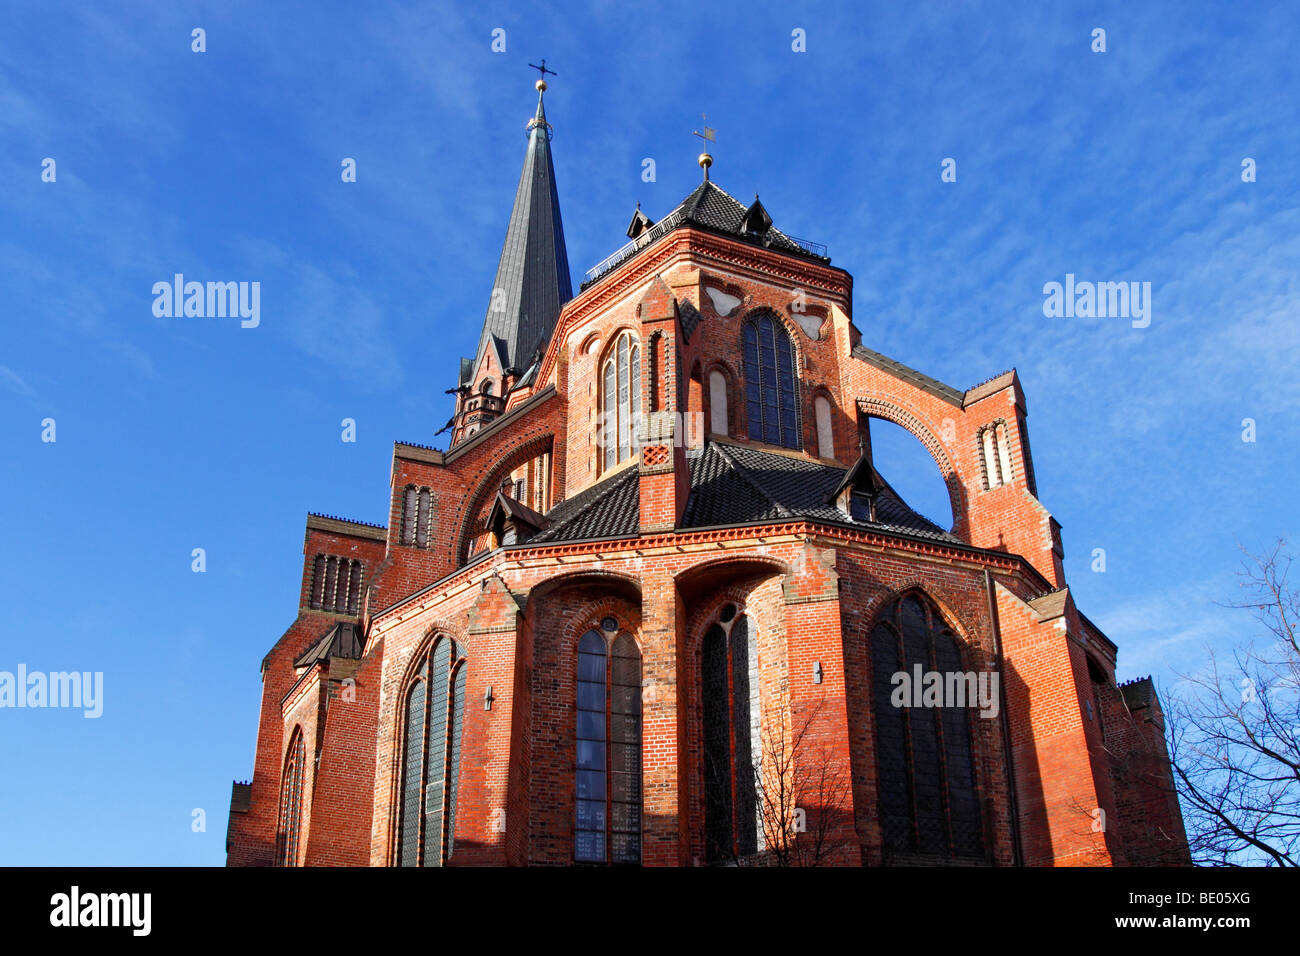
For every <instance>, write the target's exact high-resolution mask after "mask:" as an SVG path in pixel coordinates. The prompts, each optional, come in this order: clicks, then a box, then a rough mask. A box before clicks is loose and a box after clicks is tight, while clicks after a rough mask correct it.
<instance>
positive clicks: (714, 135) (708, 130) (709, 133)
mask: <svg viewBox="0 0 1300 956" xmlns="http://www.w3.org/2000/svg"><path fill="white" fill-rule="evenodd" d="M542 62H546V61H545V60H543V61H542ZM700 119H702V120H704V122H705V124H706V125H705V127H704V129H703V130H698V129H697V130H695V131H694V132H692V133H691V135H692V136H698V137H699V138H700V139H702V140H703V141H704V152H702V153H700V158H699V159H698V160H697V162H699V164H700V168H701V169H703V170H704V178H705V179H706V180H707V179H708V178H709V167H710V166H712V165H713V157H712V156H710V155H709V144H710V143H716V142H717V141H718V131H717V130H716V129H714V128H713V127H712V126H709V125H707V124H708V120H709V116H708V114H707V113H701V114H700Z"/></svg>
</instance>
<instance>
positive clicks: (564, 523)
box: [528, 467, 641, 544]
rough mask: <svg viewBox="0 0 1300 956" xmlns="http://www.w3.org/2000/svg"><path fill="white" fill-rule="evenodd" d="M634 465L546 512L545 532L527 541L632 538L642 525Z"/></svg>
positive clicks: (638, 489)
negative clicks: (546, 523)
mask: <svg viewBox="0 0 1300 956" xmlns="http://www.w3.org/2000/svg"><path fill="white" fill-rule="evenodd" d="M638 477H639V476H638V473H637V470H636V468H635V467H629V468H624V469H623V470H622V471H620V472H619V473H618V474H616V475H614V476H613V477H610V478H606V479H605V480H604V481H601V482H597V483H596V484H594V485H592V486H591V487H590V488H588V489H587V490H586V491H583V492H581V493H580V494H577V495H574V496H573V497H572V498H569V499H567V500H565V501H561V502H560V503H559V504H558V505H556V506H555V507H554V508H552V509H551V510H550V511H548V512H547V513H546V520H547V521H548V522H549V524H548V526H547V528H546V530H545V531H543V532H541V533H540V534H535V535H533V536H532V537H531V538H529V539H528V540H529V543H530V544H531V543H545V542H549V541H585V540H587V539H588V538H628V537H634V536H635V535H636V533H637V529H638V528H639V527H640V524H641V496H640V487H639V481H638Z"/></svg>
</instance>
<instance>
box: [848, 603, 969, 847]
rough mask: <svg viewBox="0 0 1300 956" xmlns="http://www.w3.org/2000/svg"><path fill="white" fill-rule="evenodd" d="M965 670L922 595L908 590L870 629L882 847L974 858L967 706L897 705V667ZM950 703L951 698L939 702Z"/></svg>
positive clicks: (907, 670) (952, 640) (953, 640)
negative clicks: (895, 697)
mask: <svg viewBox="0 0 1300 956" xmlns="http://www.w3.org/2000/svg"><path fill="white" fill-rule="evenodd" d="M917 665H919V666H920V670H921V672H922V673H926V672H931V671H935V672H938V673H939V674H941V675H947V674H953V673H962V672H964V668H963V664H962V655H961V650H960V647H959V646H958V643H957V638H956V636H955V635H954V634H953V633H952V631H951V630H950V629H949V628H948V627H947V625H946V624H945V623H944V621H943V618H942V617H941V616H940V614H939V612H938V610H937V609H936V608H934V606H933V605H932V604H930V602H929V601H926V600H924V599H923V598H920V597H919V596H916V595H908V596H906V597H904V598H902V599H900V600H897V601H894V602H893V603H892V604H890V605H889V606H888V607H887V608H886V609H885V610H884V612H883V613H882V614H881V617H880V621H879V623H877V624H876V626H875V628H874V629H873V630H872V632H871V666H872V671H873V675H872V686H873V697H874V710H875V717H876V748H875V749H876V769H877V788H878V802H879V818H880V826H881V833H882V838H883V841H884V848H885V851H886V852H887V853H889V852H895V853H907V854H920V855H924V856H930V857H948V858H953V859H957V858H976V859H977V858H981V857H982V856H983V854H984V848H983V844H984V838H983V826H982V821H981V815H980V802H979V797H978V793H977V791H976V787H975V767H974V752H973V746H972V742H971V722H970V721H971V718H970V706H969V705H968V706H966V707H956V706H935V707H917V706H904V707H896V706H894V703H893V699H892V698H893V694H894V691H895V687H896V685H895V684H894V682H893V680H892V678H893V676H894V675H895V674H897V673H899V672H902V673H906V674H908V675H909V676H910V675H914V674H915V668H916V667H917ZM945 703H951V702H945Z"/></svg>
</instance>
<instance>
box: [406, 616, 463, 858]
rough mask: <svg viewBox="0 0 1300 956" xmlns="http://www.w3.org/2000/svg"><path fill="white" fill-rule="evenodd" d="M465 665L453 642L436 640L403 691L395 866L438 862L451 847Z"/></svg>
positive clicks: (452, 845) (453, 828) (453, 830)
mask: <svg viewBox="0 0 1300 956" xmlns="http://www.w3.org/2000/svg"><path fill="white" fill-rule="evenodd" d="M465 667H466V664H465V659H464V658H463V657H460V658H458V657H457V656H456V646H455V644H454V643H453V642H452V641H451V640H449V639H447V638H438V639H437V640H435V641H434V643H433V647H432V648H431V650H430V651H429V652H426V654H425V655H424V656H423V658H422V659H421V661H420V663H419V666H418V667H417V668H416V674H415V677H414V678H413V680H412V682H411V686H410V689H409V690H408V691H407V694H406V703H405V707H404V712H403V718H404V719H403V726H404V733H403V736H402V766H401V775H400V785H401V808H400V812H399V820H398V828H397V863H398V865H399V866H442V865H443V863H444V862H446V861H447V860H448V859H450V858H451V855H452V852H453V850H454V849H455V822H456V784H457V779H458V777H459V773H460V751H461V738H462V724H463V721H464V714H465ZM444 821H446V824H447V825H446V826H444V825H443V823H444Z"/></svg>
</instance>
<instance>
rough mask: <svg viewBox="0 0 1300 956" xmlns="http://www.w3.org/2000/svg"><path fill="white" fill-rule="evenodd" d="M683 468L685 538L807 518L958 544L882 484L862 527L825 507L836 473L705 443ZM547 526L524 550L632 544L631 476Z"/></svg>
mask: <svg viewBox="0 0 1300 956" xmlns="http://www.w3.org/2000/svg"><path fill="white" fill-rule="evenodd" d="M689 465H690V473H691V495H690V498H689V499H688V500H687V502H686V514H685V515H684V516H683V520H682V525H681V527H682V529H683V530H686V529H690V528H710V527H729V526H735V525H745V524H755V523H762V522H771V521H789V520H797V519H800V518H806V519H809V520H812V521H821V522H825V523H828V524H837V525H844V524H850V525H861V526H862V527H864V528H875V529H878V530H883V531H896V532H899V533H902V534H908V535H920V536H922V537H928V538H934V539H936V540H941V541H953V542H956V541H959V540H960V539H958V538H956V537H954V536H953V535H951V534H949V533H948V532H946V531H944V530H943V529H942V528H940V527H939V526H938V525H936V524H934V523H933V522H932V521H929V520H927V519H926V518H924V517H922V516H921V515H919V514H917V513H916V512H915V511H912V510H911V509H910V508H908V506H907V505H906V504H905V503H904V502H903V501H902V499H901V498H899V497H898V495H897V493H896V492H895V491H894V490H893V489H892V488H891V487H889V485H888V483H887V482H884V480H883V479H881V483H882V484H883V485H884V490H883V491H882V492H881V493H880V496H879V497H878V498H877V500H876V519H877V520H876V521H875V522H871V521H868V520H867V519H866V508H865V503H863V504H862V507H859V506H858V502H856V501H855V503H854V514H853V518H852V519H849V518H848V517H847V516H845V515H844V514H843V513H842V512H841V511H840V510H839V509H838V508H836V507H835V505H834V503H833V502H830V501H829V500H828V499H829V498H830V496H831V494H832V493H833V492H834V490H835V488H836V486H837V485H838V484H839V483H840V480H841V479H842V478H843V477H844V473H845V469H843V468H840V467H838V466H835V465H827V464H823V463H821V462H817V461H812V460H810V459H804V458H795V457H791V456H789V455H780V454H775V453H773V452H768V451H762V450H760V449H757V448H748V447H744V446H739V445H722V444H718V443H717V442H709V443H708V444H707V445H706V446H705V448H704V451H703V452H702V453H701V454H700V455H699V456H698V457H696V458H692V459H690V461H689ZM546 518H547V521H548V522H549V526H548V527H547V529H546V530H545V531H543V532H542V533H540V534H537V535H534V536H533V537H532V538H530V539H529V541H530V543H536V544H545V543H549V542H558V541H579V540H586V539H589V538H631V537H636V535H637V531H638V528H639V526H640V489H639V482H638V473H637V469H636V468H635V467H629V468H625V469H624V470H623V471H620V472H619V473H618V474H616V475H614V476H613V477H611V478H607V479H605V480H604V481H601V482H598V483H597V484H595V485H592V486H591V487H590V488H588V489H586V490H585V491H583V492H581V493H580V494H578V495H575V496H574V497H573V498H570V499H568V500H567V501H563V502H561V503H560V504H558V505H556V506H555V507H554V508H552V509H551V511H550V512H549V513H548V514H547V515H546Z"/></svg>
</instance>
